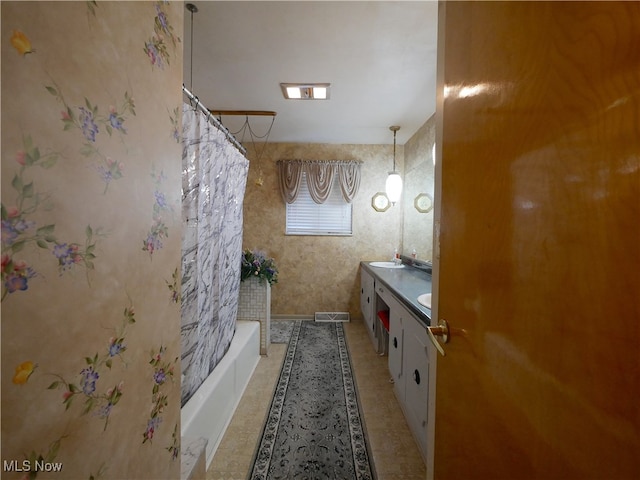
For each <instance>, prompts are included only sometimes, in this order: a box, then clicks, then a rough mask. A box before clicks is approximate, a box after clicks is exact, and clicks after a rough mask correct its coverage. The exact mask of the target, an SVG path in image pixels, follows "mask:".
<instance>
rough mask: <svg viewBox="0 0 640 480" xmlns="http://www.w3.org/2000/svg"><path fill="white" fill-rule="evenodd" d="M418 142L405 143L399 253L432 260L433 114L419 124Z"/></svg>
mask: <svg viewBox="0 0 640 480" xmlns="http://www.w3.org/2000/svg"><path fill="white" fill-rule="evenodd" d="M422 128H423V129H424V131H422V132H420V133H419V135H418V141H416V142H414V143H412V144H405V147H404V148H405V150H404V162H405V164H404V191H403V192H402V197H403V199H402V206H403V219H402V220H403V221H402V253H403V254H404V255H407V256H411V254H412V253H413V251H414V250H415V252H416V254H417V257H418V260H424V261H431V260H432V259H433V221H434V204H433V195H434V185H435V177H434V170H435V168H434V167H435V165H434V160H433V159H434V155H435V149H434V148H433V147H434V144H435V116H433V117H431V118H430V119H429V120H428V121H427V123H426V124H425V125H424V126H423V127H422Z"/></svg>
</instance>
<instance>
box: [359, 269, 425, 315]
mask: <svg viewBox="0 0 640 480" xmlns="http://www.w3.org/2000/svg"><path fill="white" fill-rule="evenodd" d="M369 263H370V262H360V265H361V266H362V268H363V269H365V270H366V271H367V272H368V273H370V274H371V275H373V276H374V277H375V279H376V280H378V281H380V282H381V283H382V284H383V285H385V286H386V287H387V288H388V289H389V290H391V292H392V293H393V294H394V295H395V296H396V297H397V299H398V300H400V301H401V302H402V303H403V304H404V306H405V307H407V308H408V309H409V310H410V311H411V313H413V314H414V315H415V316H416V317H417V318H418V319H419V320H421V321H423V322H424V323H425V326H428V325H430V324H431V309H429V308H427V307H425V306H423V305H421V304H420V303H418V297H419V296H420V295H422V294H423V293H431V274H429V273H427V272H425V271H423V270H420V269H418V268H415V267H412V266H410V265H405V266H404V268H380V267H372V266H371V265H369Z"/></svg>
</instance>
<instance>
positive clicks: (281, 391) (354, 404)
mask: <svg viewBox="0 0 640 480" xmlns="http://www.w3.org/2000/svg"><path fill="white" fill-rule="evenodd" d="M249 478H251V479H252V480H276V479H305V480H306V479H314V480H319V479H327V480H328V479H331V480H335V479H338V480H355V479H358V480H369V479H374V478H375V471H374V469H373V467H372V465H371V464H370V455H369V451H368V447H367V440H366V437H365V434H364V427H363V424H362V420H361V418H360V409H359V406H358V399H357V396H356V388H355V384H354V379H353V372H352V370H351V360H350V358H349V352H348V350H347V345H346V340H345V335H344V329H343V326H342V323H339V322H338V323H334V322H327V323H324V322H319V323H316V322H312V321H296V322H295V324H294V327H293V332H292V334H291V339H290V341H289V345H288V347H287V353H286V355H285V359H284V363H283V366H282V370H281V372H280V378H279V380H278V384H277V386H276V391H275V394H274V397H273V400H272V401H271V407H270V409H269V414H268V415H267V420H266V423H265V427H264V431H263V435H262V439H261V441H260V444H259V446H258V450H257V452H256V456H255V461H254V465H253V469H252V471H251V474H250V477H249Z"/></svg>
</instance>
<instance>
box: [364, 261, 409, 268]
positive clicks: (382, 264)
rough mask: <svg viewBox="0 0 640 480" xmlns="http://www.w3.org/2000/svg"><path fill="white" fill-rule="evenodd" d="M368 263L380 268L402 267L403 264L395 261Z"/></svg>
mask: <svg viewBox="0 0 640 480" xmlns="http://www.w3.org/2000/svg"><path fill="white" fill-rule="evenodd" d="M369 265H370V266H372V267H380V268H404V265H403V264H401V263H395V262H370V263H369Z"/></svg>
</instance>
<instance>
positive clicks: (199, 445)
mask: <svg viewBox="0 0 640 480" xmlns="http://www.w3.org/2000/svg"><path fill="white" fill-rule="evenodd" d="M181 450H182V451H181V454H180V480H205V478H206V475H207V440H206V439H205V438H201V437H200V438H189V437H182V448H181Z"/></svg>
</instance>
